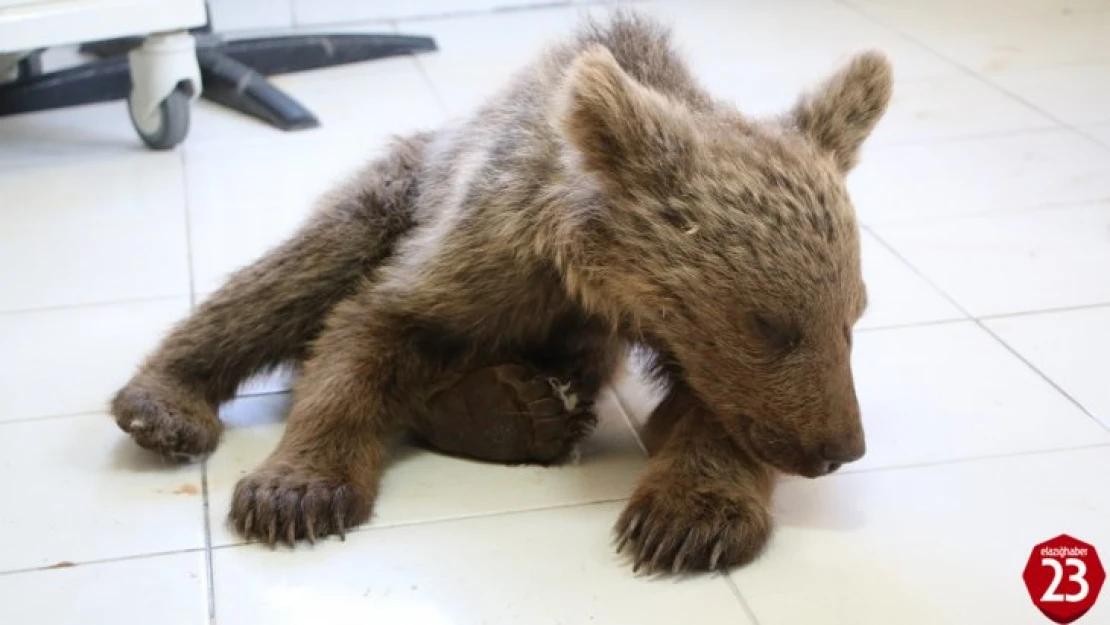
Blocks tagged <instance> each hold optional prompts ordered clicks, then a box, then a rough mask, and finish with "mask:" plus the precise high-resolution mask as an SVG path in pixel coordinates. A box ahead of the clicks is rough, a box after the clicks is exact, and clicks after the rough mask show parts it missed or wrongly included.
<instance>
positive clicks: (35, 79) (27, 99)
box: [0, 30, 436, 130]
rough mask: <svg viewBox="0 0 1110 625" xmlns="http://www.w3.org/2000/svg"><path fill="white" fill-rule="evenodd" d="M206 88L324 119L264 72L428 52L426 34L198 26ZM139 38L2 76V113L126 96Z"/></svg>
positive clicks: (260, 108)
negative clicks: (68, 61)
mask: <svg viewBox="0 0 1110 625" xmlns="http://www.w3.org/2000/svg"><path fill="white" fill-rule="evenodd" d="M194 36H195V37H196V39H197V61H198V63H199V65H200V71H201V82H202V83H203V86H204V89H203V91H202V93H201V96H202V97H204V98H205V99H208V100H211V101H213V102H217V103H219V104H222V105H223V106H226V107H228V108H232V109H235V110H237V111H240V112H242V113H246V114H247V115H251V116H252V117H256V118H258V119H261V120H263V121H265V122H267V123H269V124H271V125H273V126H275V127H277V128H280V129H282V130H298V129H302V128H312V127H315V126H318V125H319V121H318V120H317V119H316V117H315V116H314V115H313V114H312V112H311V111H309V110H308V109H306V108H305V107H303V106H301V105H300V103H298V102H297V101H296V100H294V99H293V98H291V97H290V96H289V95H288V94H286V93H285V92H283V91H281V90H280V89H278V88H277V87H275V86H274V85H273V84H271V83H270V82H269V81H268V80H266V78H265V77H266V76H272V75H274V74H285V73H290V72H299V71H306V70H311V69H318V68H322V67H331V66H335V65H343V64H348V63H357V62H361V61H369V60H373V59H380V58H386V57H392V56H401V55H405V54H415V53H419V52H431V51H434V50H436V44H435V41H434V40H433V39H431V38H429V37H419V36H411V35H387V34H350V35H349V34H343V35H293V36H288V37H265V38H257V39H242V40H231V41H224V40H222V39H220V38H219V37H216V36H214V35H212V34H209V33H207V32H206V31H205V30H199V31H194ZM142 41H143V40H142V39H141V38H136V37H131V38H125V39H111V40H108V41H99V42H94V43H88V44H85V45H82V46H81V52H83V53H86V54H91V55H93V56H97V57H100V60H97V61H93V62H91V63H87V64H85V65H80V66H78V67H73V68H70V69H65V70H61V71H57V72H51V73H49V74H35V73H32V72H28V74H26V75H22V76H21V77H20V78H19V79H17V80H16V81H15V82H11V83H6V84H0V116H2V115H12V114H16V113H28V112H31V111H43V110H48V109H54V108H60V107H65V106H74V105H79V104H91V103H94V102H107V101H111V100H119V99H124V98H126V97H127V96H128V93H129V92H130V90H131V77H130V73H129V71H128V64H127V56H126V55H127V52H129V51H130V50H132V49H133V48H135V47H137V46H139V45H141V44H142Z"/></svg>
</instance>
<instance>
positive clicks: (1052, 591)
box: [1041, 558, 1091, 603]
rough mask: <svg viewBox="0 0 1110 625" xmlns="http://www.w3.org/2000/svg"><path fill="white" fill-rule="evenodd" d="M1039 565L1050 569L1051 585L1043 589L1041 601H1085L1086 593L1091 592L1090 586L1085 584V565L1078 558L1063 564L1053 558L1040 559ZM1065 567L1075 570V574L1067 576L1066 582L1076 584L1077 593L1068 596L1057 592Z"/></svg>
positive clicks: (1068, 559)
mask: <svg viewBox="0 0 1110 625" xmlns="http://www.w3.org/2000/svg"><path fill="white" fill-rule="evenodd" d="M1041 565H1042V566H1047V567H1049V568H1050V569H1052V583H1050V584H1049V585H1048V588H1047V589H1045V591H1044V595H1043V596H1041V601H1048V602H1059V601H1064V602H1067V603H1075V602H1077V601H1083V600H1084V599H1086V598H1087V593H1089V592H1091V586H1090V585H1089V584H1088V583H1087V565H1086V564H1084V563H1083V561H1082V560H1080V559H1079V558H1067V559H1065V560H1064V563H1063V564H1060V561H1059V560H1057V559H1055V558H1041ZM1065 567H1070V568H1074V569H1075V572H1074V573H1072V574H1071V575H1069V576H1068V581H1071V582H1074V583H1076V584H1078V585H1079V592H1077V593H1074V594H1070V595H1069V594H1060V593H1059V592H1057V591H1058V590H1059V589H1060V582H1062V581H1063V579H1064V568H1065Z"/></svg>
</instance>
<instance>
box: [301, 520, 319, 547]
mask: <svg viewBox="0 0 1110 625" xmlns="http://www.w3.org/2000/svg"><path fill="white" fill-rule="evenodd" d="M312 525H313V523H312V515H311V514H306V515H305V516H304V533H305V537H307V538H308V542H309V543H311V544H313V545H315V544H316V532H315V528H313V526H312Z"/></svg>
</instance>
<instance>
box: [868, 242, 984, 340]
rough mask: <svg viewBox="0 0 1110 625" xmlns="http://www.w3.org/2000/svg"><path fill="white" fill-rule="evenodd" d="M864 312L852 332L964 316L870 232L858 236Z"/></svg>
mask: <svg viewBox="0 0 1110 625" xmlns="http://www.w3.org/2000/svg"><path fill="white" fill-rule="evenodd" d="M862 246H863V279H864V283H865V284H866V285H867V299H868V303H867V311H866V312H865V313H864V315H863V318H862V319H860V320H859V323H858V324H857V325H856V329H857V330H859V329H865V328H881V327H887V326H899V325H912V324H918V323H927V322H932V321H942V320H947V319H961V318H963V317H964V314H963V313H962V312H960V310H959V309H958V308H956V306H955V305H953V304H952V302H950V301H948V299H947V298H945V297H944V295H943V294H941V293H940V292H938V291H937V290H936V289H935V288H933V287H932V286H931V285H930V284H929V283H928V282H927V281H926V280H925V279H924V278H922V277H921V276H919V275H918V274H917V273H915V272H914V270H913V269H912V268H911V267H910V266H909V265H907V264H906V263H904V262H902V260H901V259H899V258H898V257H897V256H896V255H895V254H894V253H893V252H891V251H890V250H889V249H888V248H887V247H886V246H885V245H883V243H882V242H881V241H879V240H878V239H876V238H875V237H874V235H872V234H871V233H870V232H867V231H864V232H863V233H862Z"/></svg>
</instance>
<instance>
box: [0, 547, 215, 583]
mask: <svg viewBox="0 0 1110 625" xmlns="http://www.w3.org/2000/svg"><path fill="white" fill-rule="evenodd" d="M200 551H202V548H201V547H193V548H190V549H171V550H169V551H152V552H150V553H135V554H131V555H126V556H118V557H113V558H95V559H92V560H81V561H79V562H77V561H75V562H73V563H72V564H73V566H72V567H66V568H76V567H81V566H88V565H96V564H111V563H113V562H129V561H131V560H146V559H148V558H160V557H163V556H175V555H181V554H186V553H199V552H200ZM56 568H58V565H57V564H52V565H48V566H32V567H26V568H22V569H11V570H7V571H0V577H3V576H5V575H22V574H24V573H38V572H42V571H52V570H54V569H56Z"/></svg>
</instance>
